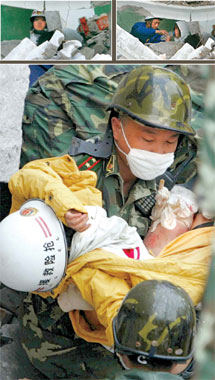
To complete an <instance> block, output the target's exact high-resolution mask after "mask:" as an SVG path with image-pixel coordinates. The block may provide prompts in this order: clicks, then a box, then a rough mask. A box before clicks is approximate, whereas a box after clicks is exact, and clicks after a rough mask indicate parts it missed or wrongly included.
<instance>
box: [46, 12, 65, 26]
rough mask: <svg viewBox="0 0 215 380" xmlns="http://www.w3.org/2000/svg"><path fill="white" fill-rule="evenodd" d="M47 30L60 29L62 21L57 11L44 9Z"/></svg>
mask: <svg viewBox="0 0 215 380" xmlns="http://www.w3.org/2000/svg"><path fill="white" fill-rule="evenodd" d="M45 16H46V24H47V29H48V31H53V30H56V29H57V30H62V22H61V17H60V12H59V11H45Z"/></svg>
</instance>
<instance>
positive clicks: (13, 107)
mask: <svg viewBox="0 0 215 380" xmlns="http://www.w3.org/2000/svg"><path fill="white" fill-rule="evenodd" d="M29 76H30V69H29V66H28V65H20V64H19V65H8V64H2V65H0V97H1V114H0V125H1V128H0V141H1V155H0V178H1V181H3V182H8V180H9V178H10V177H11V175H12V174H14V173H15V172H16V171H17V170H18V169H19V163H20V161H19V159H20V153H21V144H22V116H23V111H24V101H25V97H26V94H27V91H28V87H29Z"/></svg>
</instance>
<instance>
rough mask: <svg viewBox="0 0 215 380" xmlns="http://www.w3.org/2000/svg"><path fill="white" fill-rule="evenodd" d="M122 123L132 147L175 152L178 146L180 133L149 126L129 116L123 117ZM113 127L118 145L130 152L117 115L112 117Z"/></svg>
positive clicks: (156, 151) (160, 151)
mask: <svg viewBox="0 0 215 380" xmlns="http://www.w3.org/2000/svg"><path fill="white" fill-rule="evenodd" d="M122 125H123V128H124V132H125V135H126V138H127V140H128V143H129V145H130V147H131V148H136V149H143V150H148V151H150V152H154V153H160V154H164V153H172V152H175V150H176V148H177V144H178V137H179V133H176V132H173V131H168V130H165V129H158V128H152V127H147V126H146V125H143V124H139V123H137V122H136V121H134V120H132V119H131V118H129V117H123V118H122ZM112 129H113V136H114V139H115V141H116V142H117V145H118V146H119V147H120V148H121V149H122V150H123V151H124V152H125V153H126V154H128V153H129V151H130V149H129V147H128V145H127V144H126V141H125V139H124V136H123V133H122V128H121V121H120V120H119V119H117V118H115V117H114V118H112Z"/></svg>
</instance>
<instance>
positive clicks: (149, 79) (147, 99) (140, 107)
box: [108, 65, 195, 135]
mask: <svg viewBox="0 0 215 380" xmlns="http://www.w3.org/2000/svg"><path fill="white" fill-rule="evenodd" d="M111 109H115V110H117V111H121V112H122V113H125V114H127V115H129V116H130V117H131V118H133V119H135V120H137V121H138V122H139V123H142V124H145V125H148V126H150V127H155V128H161V129H167V130H172V131H177V132H179V133H182V134H187V135H194V134H195V131H194V130H193V128H192V127H191V125H190V122H191V109H192V104H191V97H190V91H189V88H188V86H187V84H186V83H185V82H184V80H183V79H182V78H181V77H180V76H179V75H178V74H176V73H174V72H173V71H171V70H169V69H166V68H162V67H157V66H142V65H141V66H140V67H138V68H135V69H133V70H131V71H130V72H129V73H128V74H127V75H126V76H125V77H124V78H123V79H122V81H121V82H120V83H119V85H118V88H117V90H116V92H115V94H114V96H113V98H112V101H111V103H110V105H109V107H108V110H111Z"/></svg>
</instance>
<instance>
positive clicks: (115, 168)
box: [105, 144, 120, 177]
mask: <svg viewBox="0 0 215 380" xmlns="http://www.w3.org/2000/svg"><path fill="white" fill-rule="evenodd" d="M113 174H114V175H118V176H120V173H119V165H118V160H117V156H116V147H115V145H114V144H113V150H112V154H111V156H110V157H109V160H108V163H107V165H106V168H105V177H109V176H110V175H113Z"/></svg>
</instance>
